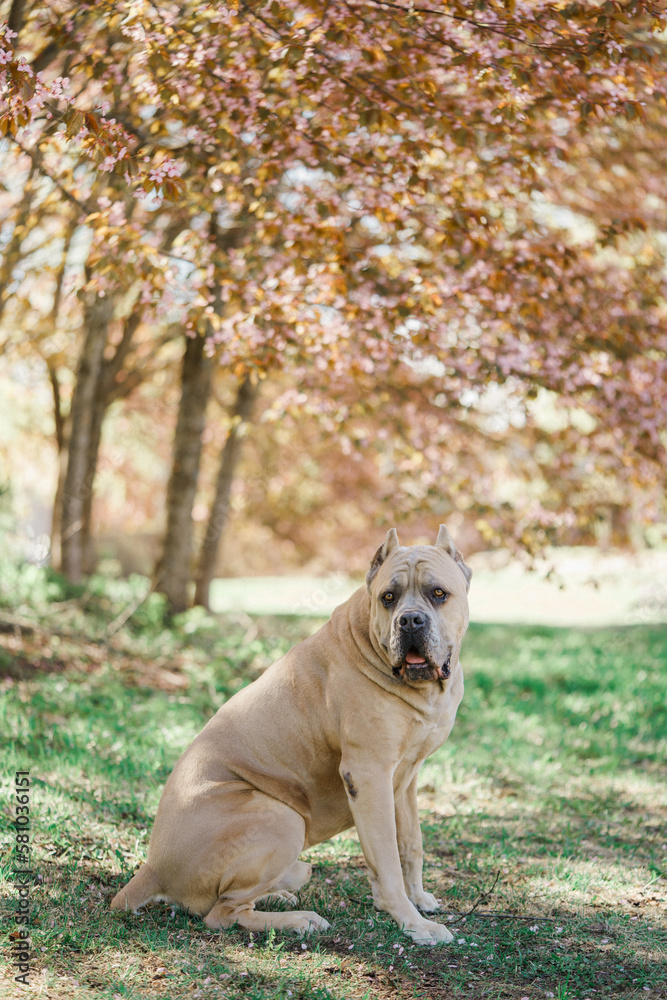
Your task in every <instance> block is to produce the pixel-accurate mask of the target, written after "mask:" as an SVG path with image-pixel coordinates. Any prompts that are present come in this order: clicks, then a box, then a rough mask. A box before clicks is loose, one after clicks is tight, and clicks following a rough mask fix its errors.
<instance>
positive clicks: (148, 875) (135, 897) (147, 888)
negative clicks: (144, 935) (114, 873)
mask: <svg viewBox="0 0 667 1000" xmlns="http://www.w3.org/2000/svg"><path fill="white" fill-rule="evenodd" d="M161 898H164V891H163V889H162V886H161V885H160V880H159V878H158V876H157V873H156V872H154V871H153V869H152V868H151V866H150V865H142V866H141V868H140V869H139V871H138V872H137V873H136V875H133V876H132V878H131V879H130V881H129V882H128V883H127V885H126V886H125V887H124V888H123V889H121V890H120V892H118V893H116V895H115V896H114V898H113V899H112V900H111V909H112V910H131V911H132V912H133V913H136V911H137V910H138V909H139V907H140V906H143V905H144V904H145V903H150V902H151V900H153V899H161Z"/></svg>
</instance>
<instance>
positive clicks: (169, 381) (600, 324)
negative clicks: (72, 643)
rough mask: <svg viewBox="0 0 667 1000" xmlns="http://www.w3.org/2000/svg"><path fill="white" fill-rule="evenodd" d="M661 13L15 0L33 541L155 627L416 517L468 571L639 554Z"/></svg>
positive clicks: (643, 532)
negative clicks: (226, 591)
mask: <svg viewBox="0 0 667 1000" xmlns="http://www.w3.org/2000/svg"><path fill="white" fill-rule="evenodd" d="M664 7H665V4H664V3H657V2H656V3H650V2H641V0H631V2H622V3H621V2H602V3H596V2H582V3H569V2H547V0H530V2H519V0H516V2H514V0H460V2H450V3H447V4H444V3H442V4H439V3H435V4H428V5H420V4H412V3H408V2H407V0H406V2H397V3H383V2H379V0H350V2H346V3H345V4H330V3H328V2H324V0H302V2H292V0H285V2H283V0H272V2H270V3H256V2H254V0H248V2H243V0H229V2H227V3H220V4H216V5H207V4H200V3H190V2H188V0H183V2H180V3H179V4H175V3H169V2H167V3H161V4H159V5H157V4H154V3H152V2H150V0H146V2H144V0H137V2H135V3H132V4H131V5H128V4H119V3H115V2H111V0H109V2H106V0H101V2H100V0H96V2H95V3H90V2H88V3H87V2H84V3H78V4H72V3H69V2H68V0H63V2H61V3H59V4H58V5H55V6H46V5H44V4H41V3H36V2H34V3H33V2H31V0H13V2H11V3H7V2H5V3H4V4H3V5H2V17H3V18H5V19H6V21H5V23H4V25H0V94H1V95H2V104H1V105H0V165H1V170H0V178H1V179H0V225H1V228H0V251H1V252H2V260H1V262H0V345H1V348H0V349H1V352H2V353H1V355H0V357H1V366H2V367H1V369H0V427H1V428H2V436H1V437H0V478H1V480H2V488H3V490H4V494H3V497H2V498H0V503H2V504H3V505H4V507H3V510H4V513H3V517H4V518H5V519H6V520H7V521H8V523H9V524H10V525H13V526H14V527H15V528H16V525H17V522H21V524H20V531H21V532H22V533H23V534H24V535H25V534H29V533H30V532H32V535H33V541H34V542H35V544H33V545H32V551H31V552H30V553H28V554H29V555H30V556H31V557H32V558H35V559H50V561H51V563H52V565H54V567H56V568H57V569H60V570H61V571H62V572H63V573H64V574H65V576H66V577H67V578H69V579H70V580H71V581H73V582H79V581H81V580H82V579H83V578H84V577H85V576H86V575H87V574H89V573H90V572H91V571H92V570H93V569H94V568H95V566H96V564H97V562H98V560H99V559H100V558H101V557H103V556H112V557H113V558H114V559H116V560H118V561H119V562H120V564H121V566H122V568H123V569H124V570H125V571H130V570H138V571H140V572H143V573H146V574H149V575H151V574H152V575H153V578H154V581H155V584H156V586H157V588H158V589H159V590H160V591H162V592H163V593H164V594H165V595H166V597H167V599H168V601H169V603H170V605H171V607H172V608H173V609H175V610H179V609H182V608H184V607H186V606H187V605H188V603H189V602H191V601H192V600H193V599H194V600H196V601H197V602H198V603H202V604H206V603H207V600H208V588H209V583H210V581H211V579H212V577H213V576H215V575H217V574H247V573H262V572H284V571H286V570H290V569H296V568H301V567H306V566H307V567H308V568H309V569H311V570H316V571H322V570H324V569H327V568H330V569H342V568H344V569H345V570H346V571H348V572H355V571H362V570H363V569H364V567H365V564H366V561H367V557H368V548H369V541H368V539H369V533H370V532H371V529H378V530H380V529H381V528H383V527H385V526H386V525H388V524H394V523H396V524H399V525H400V523H401V522H402V521H406V520H409V523H410V526H411V533H412V535H413V538H412V539H411V540H413V541H417V540H419V536H420V533H422V532H423V533H424V537H425V539H426V540H430V536H431V533H432V531H431V528H432V525H433V522H435V523H438V521H442V520H447V521H448V523H449V525H450V527H451V528H452V529H453V531H454V532H455V533H456V534H457V536H458V538H459V541H460V544H461V547H462V548H463V549H464V550H465V551H466V552H469V551H471V550H474V549H482V548H490V547H494V546H505V547H510V548H512V549H514V550H517V551H519V550H522V551H527V552H529V553H532V552H536V551H539V550H540V549H541V548H542V547H544V546H545V545H547V544H551V543H557V544H592V543H596V542H600V541H601V540H602V541H605V542H609V543H614V544H621V545H630V544H634V545H637V544H645V543H646V541H647V540H648V541H649V542H650V541H651V540H655V539H656V538H658V537H659V534H660V526H661V525H664V523H665V519H666V512H665V501H664V478H665V468H667V463H666V458H667V456H666V455H665V445H666V443H667V441H666V432H665V427H666V423H667V422H666V419H665V417H666V415H667V327H666V318H667V310H666V305H665V278H666V271H665V253H666V251H667V238H666V236H665V233H667V180H666V178H667V169H666V167H667V164H666V162H665V161H666V160H667V142H666V136H667V104H666V97H665V94H666V84H667V59H666V54H667V53H666V52H665V49H666V47H667V46H666V35H665V31H666V27H667V18H666V17H665V12H664ZM12 504H13V507H12V506H11V505H12ZM47 517H48V523H47V522H46V520H45V519H46V518H47ZM17 530H19V529H17ZM43 536H44V537H43ZM47 538H48V541H47Z"/></svg>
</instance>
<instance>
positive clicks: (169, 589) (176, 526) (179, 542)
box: [155, 336, 213, 613]
mask: <svg viewBox="0 0 667 1000" xmlns="http://www.w3.org/2000/svg"><path fill="white" fill-rule="evenodd" d="M205 345H206V337H205V336H196V337H186V339H185V352H184V354H183V368H182V375H181V385H182V391H181V402H180V406H179V410H178V418H177V421H176V433H175V435H174V450H173V464H172V469H171V476H170V477H169V484H168V486H167V530H166V533H165V539H164V547H163V551H162V556H161V558H160V561H159V562H158V564H157V567H156V569H155V585H156V589H157V590H159V591H160V593H162V594H165V596H166V598H167V602H168V605H169V610H170V611H171V612H172V613H173V612H178V611H184V610H185V608H186V607H187V606H188V583H189V581H190V574H191V561H192V549H193V542H194V531H193V523H192V508H193V506H194V499H195V493H196V489H197V478H198V476H199V461H200V458H201V447H202V440H201V438H202V432H203V430H204V422H205V418H206V404H207V403H208V397H209V394H210V391H211V375H212V370H213V366H212V362H211V359H210V358H207V357H206V354H205V350H204V348H205Z"/></svg>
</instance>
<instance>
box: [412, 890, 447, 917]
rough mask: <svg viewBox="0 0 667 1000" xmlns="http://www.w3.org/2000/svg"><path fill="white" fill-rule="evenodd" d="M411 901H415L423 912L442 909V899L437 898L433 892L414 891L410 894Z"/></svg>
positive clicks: (433, 911)
mask: <svg viewBox="0 0 667 1000" xmlns="http://www.w3.org/2000/svg"><path fill="white" fill-rule="evenodd" d="M410 902H412V903H414V905H415V906H416V907H417V909H418V910H421V911H422V913H435V912H436V910H440V909H441V904H440V900H439V899H436V898H435V896H434V895H433V893H432V892H424V890H423V889H422V891H421V892H414V893H413V894H412V895H411V896H410Z"/></svg>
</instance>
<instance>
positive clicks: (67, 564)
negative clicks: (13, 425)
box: [61, 292, 113, 583]
mask: <svg viewBox="0 0 667 1000" xmlns="http://www.w3.org/2000/svg"><path fill="white" fill-rule="evenodd" d="M112 314H113V301H112V299H111V297H109V296H105V297H100V296H99V295H97V293H95V292H88V293H86V302H85V307H84V330H85V340H84V345H83V350H82V352H81V357H80V359H79V366H78V369H77V375H76V384H75V387H74V394H73V396H72V408H71V413H70V438H69V448H68V455H67V472H66V474H65V483H64V488H63V499H62V532H61V549H62V571H63V573H64V574H65V576H66V577H67V578H68V580H71V581H72V583H80V582H81V580H82V578H83V572H84V565H83V534H82V530H81V529H82V527H83V517H84V505H85V500H86V496H87V494H89V493H90V492H91V491H92V488H93V484H92V480H91V478H90V468H89V453H90V446H91V434H92V432H93V421H92V414H93V410H94V407H95V402H96V396H97V393H98V391H99V384H100V373H101V370H102V361H103V354H104V348H105V346H106V343H107V337H108V332H109V323H110V321H111V317H112Z"/></svg>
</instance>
